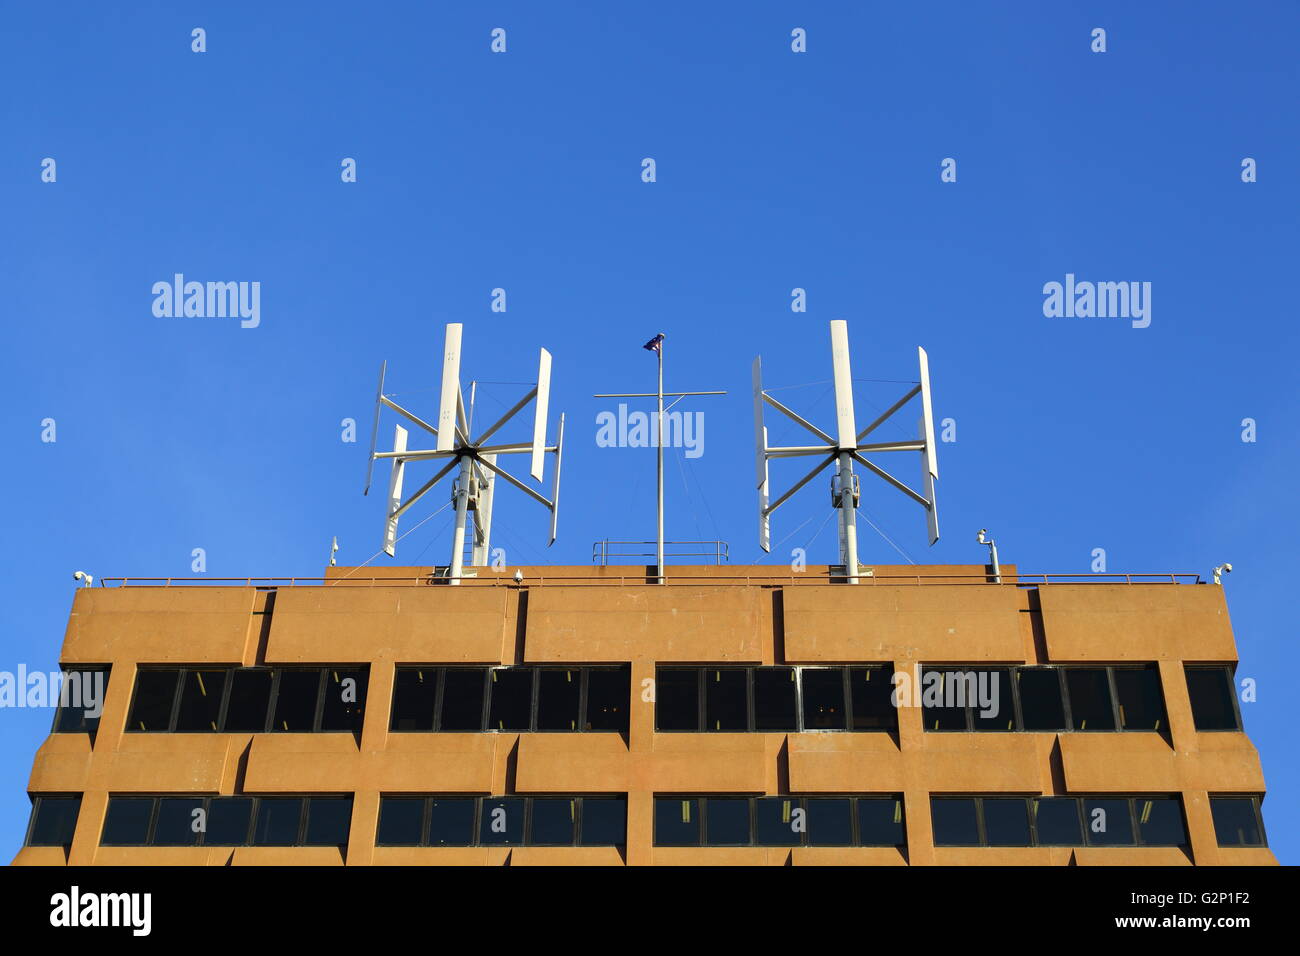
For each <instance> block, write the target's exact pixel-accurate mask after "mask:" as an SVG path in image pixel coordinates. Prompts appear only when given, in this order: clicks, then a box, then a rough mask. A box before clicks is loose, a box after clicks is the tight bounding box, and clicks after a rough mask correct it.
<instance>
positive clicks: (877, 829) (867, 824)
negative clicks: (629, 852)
mask: <svg viewBox="0 0 1300 956" xmlns="http://www.w3.org/2000/svg"><path fill="white" fill-rule="evenodd" d="M654 816H655V819H654V843H655V846H903V845H905V844H906V843H907V835H906V831H905V830H904V827H903V799H902V797H900V796H897V795H891V796H871V797H742V796H715V797H696V796H682V797H668V796H664V797H659V796H657V797H655V814H654Z"/></svg>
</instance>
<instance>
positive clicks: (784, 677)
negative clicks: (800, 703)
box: [754, 667, 799, 731]
mask: <svg viewBox="0 0 1300 956" xmlns="http://www.w3.org/2000/svg"><path fill="white" fill-rule="evenodd" d="M796 690H797V687H796V686H795V680H794V668H793V667H759V668H757V669H756V670H755V671H754V729H755V730H761V731H762V730H765V731H780V730H798V729H799V718H798V714H797V710H796V708H797V701H796Z"/></svg>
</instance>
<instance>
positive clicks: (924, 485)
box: [917, 352, 939, 546]
mask: <svg viewBox="0 0 1300 956" xmlns="http://www.w3.org/2000/svg"><path fill="white" fill-rule="evenodd" d="M921 354H922V355H924V354H925V353H924V352H922V353H921ZM922 374H924V366H922ZM925 425H926V421H925V419H924V418H923V419H921V420H920V421H919V422H918V423H917V431H919V432H921V434H923V435H924V434H925ZM926 447H927V448H929V447H930V446H929V445H928V444H927V445H926ZM934 482H935V476H934V474H933V472H932V471H931V466H930V463H929V462H928V461H927V460H926V458H925V453H924V452H922V455H921V493H922V494H923V495H925V500H926V501H928V502H929V504H928V505H926V506H925V526H926V530H927V531H929V532H930V544H931V546H933V545H934V544H935V542H937V541H938V540H939V502H938V501H937V500H936V499H935V497H934Z"/></svg>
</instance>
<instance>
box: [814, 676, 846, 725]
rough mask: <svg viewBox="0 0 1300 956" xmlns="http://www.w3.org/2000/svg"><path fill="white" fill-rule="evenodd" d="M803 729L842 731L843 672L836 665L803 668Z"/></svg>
mask: <svg viewBox="0 0 1300 956" xmlns="http://www.w3.org/2000/svg"><path fill="white" fill-rule="evenodd" d="M803 726H804V729H805V730H844V729H846V728H847V726H848V718H847V717H846V715H845V712H844V671H843V669H842V668H839V667H829V668H819V667H805V668H804V671H803Z"/></svg>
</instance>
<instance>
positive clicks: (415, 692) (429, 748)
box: [14, 565, 1276, 865]
mask: <svg viewBox="0 0 1300 956" xmlns="http://www.w3.org/2000/svg"><path fill="white" fill-rule="evenodd" d="M514 570H515V569H513V568H512V569H510V570H509V571H507V572H504V573H501V574H496V573H493V572H492V571H490V570H487V569H478V571H477V574H478V577H477V578H476V579H474V580H468V581H465V582H464V583H463V584H462V585H461V586H459V587H451V586H448V585H446V584H445V583H441V582H435V581H434V579H432V577H431V575H432V573H433V571H434V569H432V568H414V567H411V568H380V569H376V568H361V569H355V568H330V569H329V572H328V575H329V576H328V577H327V578H326V579H323V580H313V581H301V580H298V581H292V580H279V581H256V580H254V581H248V582H232V583H229V584H228V585H227V584H223V583H218V582H181V581H167V582H164V581H138V582H133V581H130V580H128V581H116V582H112V581H110V582H101V584H102V583H107V584H109V585H110V586H100V587H95V588H85V589H81V590H78V591H77V592H76V597H75V599H74V602H73V609H72V614H71V617H70V620H69V624H68V629H67V634H66V637H65V640H64V645H63V652H62V657H61V661H62V665H63V667H64V669H65V670H66V671H67V672H68V673H69V674H70V675H74V678H76V679H71V680H69V682H68V683H69V684H71V685H72V686H73V687H74V688H76V687H85V688H90V687H93V686H94V684H93V680H91V678H94V675H96V674H102V675H104V678H105V684H104V687H105V693H104V694H103V695H102V697H101V698H99V699H98V700H97V699H96V697H95V695H94V693H93V692H88V693H87V694H85V695H83V696H84V698H85V699H77V698H76V696H75V695H72V696H71V697H70V698H69V699H68V700H66V701H65V703H64V706H63V707H61V708H60V710H59V712H58V714H57V716H56V720H55V727H54V731H53V732H52V733H51V734H50V736H49V738H48V739H47V740H46V741H45V742H44V744H43V745H42V746H41V747H40V750H39V751H38V753H37V755H36V758H35V762H34V766H33V769H32V774H31V778H30V782H29V785H28V790H29V793H30V794H31V796H32V799H33V812H32V818H31V821H30V823H29V829H28V833H27V836H26V839H25V841H24V842H25V845H24V847H23V849H22V850H21V851H20V852H19V853H18V856H17V858H16V859H15V861H14V862H15V863H17V864H34V865H61V864H64V863H68V864H74V865H88V864H177V865H226V864H235V865H243V864H276V865H282V864H305V865H329V864H347V865H367V864H371V865H388V864H414V865H445V864H456V865H459V864H492V865H502V864H507V865H529V864H548V865H549V864H581V865H588V864H600V865H603V864H609V865H649V864H660V865H664V864H667V865H705V864H746V865H748V864H756V865H787V864H793V865H805V864H858V865H906V864H918V865H936V864H937V865H945V864H957V865H988V864H1055V865H1070V864H1078V865H1120V864H1146V865H1186V864H1198V865H1205V864H1272V863H1275V862H1276V860H1275V859H1274V857H1273V855H1272V853H1271V852H1270V851H1269V850H1268V848H1267V841H1266V839H1265V837H1264V830H1263V820H1262V811H1261V805H1262V802H1263V797H1264V778H1263V773H1262V770H1261V766H1260V760H1259V756H1258V754H1257V753H1256V751H1255V748H1254V747H1253V746H1252V744H1251V742H1250V740H1249V739H1248V738H1247V737H1246V735H1245V733H1244V732H1243V729H1242V724H1241V716H1240V711H1241V707H1240V706H1239V701H1238V690H1239V688H1238V682H1237V680H1236V677H1235V666H1236V661H1237V652H1236V647H1235V644H1234V640H1233V634H1232V629H1231V625H1230V623H1229V617H1228V611H1227V606H1226V604H1225V600H1224V592H1223V589H1222V588H1220V587H1216V586H1214V585H1211V584H1205V583H1201V582H1199V581H1198V580H1195V579H1194V578H1193V577H1191V576H1171V575H1166V576H1163V577H1160V576H1148V577H1142V578H1137V577H1135V578H1126V577H1125V576H1123V575H1111V576H1097V577H1095V578H1090V577H1088V576H1082V577H1072V578H1068V579H1064V578H1062V579H1058V578H1057V577H1055V576H1049V577H1046V578H1045V577H1044V576H1042V575H1038V576H1030V575H1026V576H1020V575H1018V573H1017V571H1016V569H1015V568H1014V567H1010V566H1007V567H1004V568H1003V570H1002V577H1001V580H1000V581H998V582H995V581H994V580H993V579H992V578H990V577H988V576H987V571H986V569H985V568H984V567H983V566H978V565H975V566H923V567H876V568H874V569H872V574H871V575H870V576H868V577H864V578H863V581H862V583H860V584H858V585H847V584H844V583H840V582H839V581H838V580H837V579H836V578H835V577H834V576H833V575H834V570H835V569H833V568H827V567H825V566H821V567H813V566H810V567H809V568H808V569H807V570H806V571H804V572H802V573H798V574H792V573H789V572H787V573H785V574H777V573H774V571H776V570H777V569H774V568H772V567H720V568H719V567H675V568H671V569H670V571H671V573H670V574H669V576H668V583H667V584H666V585H663V586H657V585H655V584H653V583H652V579H648V578H647V577H646V576H644V575H643V574H641V573H640V569H629V568H606V567H596V568H592V567H533V568H527V567H526V568H523V569H521V570H522V574H523V578H522V581H516V580H515V578H514ZM96 679H97V678H96ZM99 705H102V706H99Z"/></svg>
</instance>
